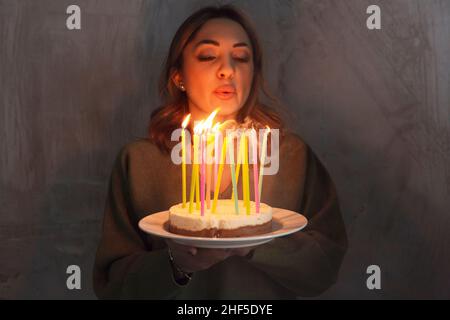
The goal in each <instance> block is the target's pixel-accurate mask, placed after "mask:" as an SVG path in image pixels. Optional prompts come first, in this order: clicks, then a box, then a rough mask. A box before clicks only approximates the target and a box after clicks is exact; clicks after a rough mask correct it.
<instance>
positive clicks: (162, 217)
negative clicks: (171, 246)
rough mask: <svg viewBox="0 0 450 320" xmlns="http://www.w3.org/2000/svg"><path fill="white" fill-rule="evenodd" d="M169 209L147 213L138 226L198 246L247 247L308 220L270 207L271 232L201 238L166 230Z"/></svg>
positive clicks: (303, 225) (152, 232)
mask: <svg viewBox="0 0 450 320" xmlns="http://www.w3.org/2000/svg"><path fill="white" fill-rule="evenodd" d="M168 221H169V211H162V212H158V213H154V214H151V215H148V216H146V217H144V218H142V219H141V221H139V228H141V230H143V231H145V232H146V233H149V234H152V235H155V236H158V237H162V238H167V239H172V240H173V241H175V242H178V243H181V244H184V245H189V246H193V247H199V248H216V249H219V248H220V249H226V248H240V247H249V246H255V245H259V244H263V243H266V242H269V241H271V240H273V239H275V238H277V237H283V236H287V235H289V234H291V233H294V232H297V231H300V230H301V229H303V228H304V227H305V226H306V225H307V224H308V220H307V219H306V218H305V217H304V216H303V215H301V214H300V213H297V212H294V211H290V210H285V209H280V208H272V232H269V233H265V234H261V235H257V236H252V237H239V238H203V237H189V236H183V235H179V234H175V233H171V232H169V230H168V227H167V226H168Z"/></svg>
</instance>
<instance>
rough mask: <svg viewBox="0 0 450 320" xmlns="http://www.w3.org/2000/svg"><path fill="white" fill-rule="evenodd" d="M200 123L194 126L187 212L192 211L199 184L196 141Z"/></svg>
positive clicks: (197, 140)
mask: <svg viewBox="0 0 450 320" xmlns="http://www.w3.org/2000/svg"><path fill="white" fill-rule="evenodd" d="M201 124H202V122H200V123H199V124H198V125H196V126H195V128H194V157H193V160H192V174H191V190H190V193H189V213H192V211H193V207H194V194H195V193H196V192H195V187H197V190H198V185H199V183H198V163H199V159H198V143H199V130H200V129H201ZM199 196H200V195H199V192H198V191H197V199H199ZM198 203H199V202H198ZM197 209H199V208H197Z"/></svg>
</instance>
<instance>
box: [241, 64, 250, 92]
mask: <svg viewBox="0 0 450 320" xmlns="http://www.w3.org/2000/svg"><path fill="white" fill-rule="evenodd" d="M240 81H241V86H242V89H243V91H242V93H243V95H244V97H243V98H247V96H248V94H249V92H250V89H251V86H252V81H253V67H251V66H247V67H242V68H241V70H240Z"/></svg>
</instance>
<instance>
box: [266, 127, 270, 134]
mask: <svg viewBox="0 0 450 320" xmlns="http://www.w3.org/2000/svg"><path fill="white" fill-rule="evenodd" d="M266 128H267V130H269V131H267V133H270V127H269V126H268V125H266Z"/></svg>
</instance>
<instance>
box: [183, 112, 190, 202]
mask: <svg viewBox="0 0 450 320" xmlns="http://www.w3.org/2000/svg"><path fill="white" fill-rule="evenodd" d="M190 118H191V114H188V115H187V117H186V118H185V119H184V121H183V124H182V127H183V128H182V129H181V180H182V198H183V204H182V207H183V208H185V207H186V126H187V124H188V123H189V119H190Z"/></svg>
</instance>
